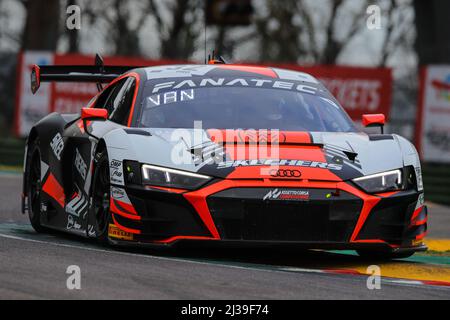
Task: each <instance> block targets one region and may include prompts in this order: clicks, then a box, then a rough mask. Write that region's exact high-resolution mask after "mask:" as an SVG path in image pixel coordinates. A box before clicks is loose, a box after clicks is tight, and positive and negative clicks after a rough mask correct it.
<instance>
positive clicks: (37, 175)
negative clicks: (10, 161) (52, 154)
mask: <svg viewBox="0 0 450 320" xmlns="http://www.w3.org/2000/svg"><path fill="white" fill-rule="evenodd" d="M28 154H29V158H28V160H27V166H28V168H27V172H28V177H27V179H28V181H27V186H28V190H27V198H28V216H29V218H30V223H31V226H32V227H33V229H34V230H36V232H45V231H46V230H47V229H46V228H45V227H43V226H42V225H41V192H42V181H41V152H40V149H39V139H36V140H35V141H34V142H33V143H32V145H31V146H30V149H29V153H28Z"/></svg>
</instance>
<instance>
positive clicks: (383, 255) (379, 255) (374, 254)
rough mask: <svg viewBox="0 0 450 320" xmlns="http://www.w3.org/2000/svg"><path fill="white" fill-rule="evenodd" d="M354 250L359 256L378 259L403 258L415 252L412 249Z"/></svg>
mask: <svg viewBox="0 0 450 320" xmlns="http://www.w3.org/2000/svg"><path fill="white" fill-rule="evenodd" d="M356 252H357V253H358V255H359V256H360V257H361V258H364V259H370V260H379V261H389V260H394V259H405V258H409V257H411V256H412V255H413V254H414V253H415V252H414V251H404V252H390V251H375V250H356Z"/></svg>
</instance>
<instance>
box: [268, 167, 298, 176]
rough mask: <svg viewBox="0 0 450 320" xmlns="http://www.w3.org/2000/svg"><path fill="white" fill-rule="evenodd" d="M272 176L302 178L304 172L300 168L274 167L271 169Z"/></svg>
mask: <svg viewBox="0 0 450 320" xmlns="http://www.w3.org/2000/svg"><path fill="white" fill-rule="evenodd" d="M269 174H270V175H271V176H272V177H276V178H300V177H301V175H302V173H301V172H300V171H299V170H287V169H273V170H270V171H269Z"/></svg>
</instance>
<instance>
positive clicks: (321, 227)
mask: <svg viewBox="0 0 450 320" xmlns="http://www.w3.org/2000/svg"><path fill="white" fill-rule="evenodd" d="M277 190H278V191H279V190H296V191H298V190H299V189H277ZM271 191H273V189H267V188H235V189H229V190H225V191H222V192H219V193H216V194H214V195H212V196H209V197H208V199H207V202H208V206H209V210H210V212H211V215H212V217H213V219H214V222H215V224H216V226H217V228H218V231H219V233H220V236H221V238H222V239H226V240H260V241H299V242H347V241H348V240H349V238H350V236H351V234H352V232H353V229H354V227H355V224H356V222H357V219H358V217H359V213H360V211H361V208H362V204H363V202H362V200H361V199H359V198H357V197H355V196H353V195H351V194H349V193H346V192H343V191H340V192H339V193H338V194H336V190H326V189H309V190H300V191H307V192H308V193H309V199H307V200H292V199H290V200H273V199H266V200H263V198H264V197H265V195H267V194H268V193H269V192H271Z"/></svg>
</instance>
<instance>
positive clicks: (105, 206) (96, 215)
mask: <svg viewBox="0 0 450 320" xmlns="http://www.w3.org/2000/svg"><path fill="white" fill-rule="evenodd" d="M109 183H110V181H109V160H108V155H107V154H106V152H103V153H99V154H97V155H96V157H95V168H94V174H93V179H92V188H91V197H92V206H91V214H92V219H93V221H94V227H95V232H96V237H97V240H98V241H100V242H101V243H103V244H107V243H108V227H109V224H110V223H111V212H110V210H109V201H110V184H109Z"/></svg>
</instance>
